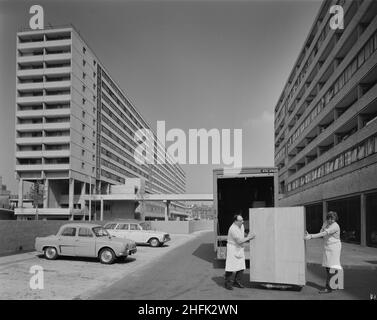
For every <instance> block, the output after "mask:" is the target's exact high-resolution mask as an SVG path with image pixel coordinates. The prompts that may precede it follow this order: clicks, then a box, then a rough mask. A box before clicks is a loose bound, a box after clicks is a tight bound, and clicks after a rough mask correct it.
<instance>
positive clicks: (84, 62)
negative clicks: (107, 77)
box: [82, 59, 86, 67]
mask: <svg viewBox="0 0 377 320" xmlns="http://www.w3.org/2000/svg"><path fill="white" fill-rule="evenodd" d="M85 65H86V61H85V59H83V60H82V66H83V67H85Z"/></svg>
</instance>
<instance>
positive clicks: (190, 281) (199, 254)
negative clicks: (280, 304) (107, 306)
mask: <svg viewBox="0 0 377 320" xmlns="http://www.w3.org/2000/svg"><path fill="white" fill-rule="evenodd" d="M214 258H215V253H214V250H213V233H212V232H203V233H202V234H201V235H200V236H199V237H196V238H195V239H194V240H192V241H190V242H187V243H185V244H184V245H182V246H180V247H179V248H176V249H174V250H172V251H170V252H169V253H167V254H166V255H165V256H164V258H163V259H160V260H159V261H157V262H152V263H151V264H149V266H148V267H146V268H144V269H143V270H142V271H141V272H136V273H134V274H129V275H127V276H125V277H124V278H122V279H121V280H118V281H117V282H115V283H114V284H112V285H111V286H109V287H107V288H106V289H103V290H101V291H99V292H97V293H96V294H95V295H93V296H91V297H89V299H141V300H154V299H162V300H166V299H167V300H169V299H180V300H190V299H199V300H201V299H208V300H216V299H219V300H221V299H236V300H252V299H263V300H264V299H283V300H285V299H309V300H311V299H325V300H326V299H367V300H369V299H370V295H371V294H376V293H377V271H376V270H372V269H371V270H359V269H352V268H347V269H345V271H344V277H345V278H344V286H345V289H344V290H339V291H335V292H333V293H331V294H324V295H323V294H322V295H321V294H318V290H319V289H321V288H322V286H323V284H324V281H325V271H324V269H323V268H322V267H321V266H319V265H309V266H308V268H307V275H306V279H307V284H306V286H305V287H303V288H302V289H297V288H296V289H295V290H276V289H266V288H263V287H257V286H255V285H253V284H251V283H250V282H249V281H248V279H249V270H245V273H244V277H243V283H244V284H245V285H246V288H244V289H239V288H234V290H233V291H228V290H225V289H224V288H223V284H224V278H223V277H224V262H222V263H219V262H215V260H214Z"/></svg>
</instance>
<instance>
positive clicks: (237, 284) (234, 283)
mask: <svg viewBox="0 0 377 320" xmlns="http://www.w3.org/2000/svg"><path fill="white" fill-rule="evenodd" d="M233 286H234V287H237V288H241V289H243V288H245V286H244V285H243V284H242V283H241V282H239V281H234V282H233Z"/></svg>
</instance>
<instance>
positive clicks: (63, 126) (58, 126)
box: [43, 121, 70, 130]
mask: <svg viewBox="0 0 377 320" xmlns="http://www.w3.org/2000/svg"><path fill="white" fill-rule="evenodd" d="M69 128H70V122H69V121H68V122H50V123H44V124H43V129H45V130H67V129H69Z"/></svg>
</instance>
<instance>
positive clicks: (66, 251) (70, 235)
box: [58, 227, 76, 256]
mask: <svg viewBox="0 0 377 320" xmlns="http://www.w3.org/2000/svg"><path fill="white" fill-rule="evenodd" d="M58 242H59V252H60V255H63V256H74V255H75V254H76V253H75V246H76V228H75V227H66V228H64V229H63V230H62V232H61V233H60V236H59V240H58Z"/></svg>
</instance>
